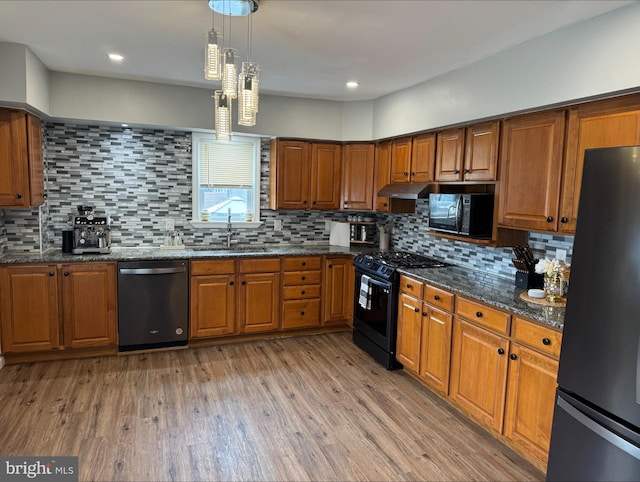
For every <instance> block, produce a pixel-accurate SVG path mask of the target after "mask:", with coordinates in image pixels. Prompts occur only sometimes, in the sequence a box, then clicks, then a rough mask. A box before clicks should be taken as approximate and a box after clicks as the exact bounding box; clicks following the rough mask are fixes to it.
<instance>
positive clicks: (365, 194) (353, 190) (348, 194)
mask: <svg viewBox="0 0 640 482" xmlns="http://www.w3.org/2000/svg"><path fill="white" fill-rule="evenodd" d="M373 161H374V146H373V144H348V145H346V146H345V147H344V175H343V178H342V207H343V209H353V210H356V211H367V210H372V209H373Z"/></svg>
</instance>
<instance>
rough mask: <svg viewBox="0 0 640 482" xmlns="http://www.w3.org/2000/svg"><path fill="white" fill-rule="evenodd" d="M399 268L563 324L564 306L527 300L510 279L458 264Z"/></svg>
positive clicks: (529, 315)
mask: <svg viewBox="0 0 640 482" xmlns="http://www.w3.org/2000/svg"><path fill="white" fill-rule="evenodd" d="M400 272H401V273H404V274H407V275H410V276H414V277H416V278H419V279H421V280H423V281H426V282H428V283H429V284H432V285H434V286H436V287H438V288H443V289H445V290H447V291H450V292H452V293H455V294H457V295H461V296H465V297H466V298H470V299H473V300H476V301H481V302H483V303H485V304H487V305H489V306H495V307H496V308H500V309H503V310H505V311H509V312H511V313H514V314H516V315H522V316H524V317H526V318H529V319H532V320H534V321H538V322H540V323H542V324H544V325H548V326H551V327H553V328H559V329H562V327H563V325H564V312H565V308H557V307H551V306H542V305H536V304H533V303H527V302H526V301H523V300H522V299H521V298H520V293H523V292H524V291H525V290H523V289H520V288H516V286H515V284H514V282H513V281H510V280H507V279H504V278H500V277H498V276H493V275H489V274H486V273H482V272H480V271H474V270H470V269H467V268H462V267H459V266H450V267H448V268H420V269H402V270H400Z"/></svg>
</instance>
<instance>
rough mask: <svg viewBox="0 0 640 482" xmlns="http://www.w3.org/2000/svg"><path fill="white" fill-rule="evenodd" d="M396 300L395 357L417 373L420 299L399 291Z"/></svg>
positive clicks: (420, 314)
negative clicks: (396, 332) (396, 331)
mask: <svg viewBox="0 0 640 482" xmlns="http://www.w3.org/2000/svg"><path fill="white" fill-rule="evenodd" d="M398 300H399V301H398V338H397V340H396V358H397V359H398V361H399V362H400V363H402V366H403V367H404V368H405V369H406V370H411V371H412V372H415V373H417V372H418V369H419V367H420V330H421V327H422V300H420V299H417V298H414V297H413V296H410V295H408V294H407V293H400V296H399V299H398Z"/></svg>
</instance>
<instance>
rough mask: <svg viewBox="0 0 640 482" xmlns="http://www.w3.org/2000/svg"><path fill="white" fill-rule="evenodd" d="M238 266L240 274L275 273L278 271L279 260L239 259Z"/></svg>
mask: <svg viewBox="0 0 640 482" xmlns="http://www.w3.org/2000/svg"><path fill="white" fill-rule="evenodd" d="M238 265H239V268H238V269H239V271H240V272H241V273H277V272H279V271H280V258H252V259H241V260H240V261H239V262H238Z"/></svg>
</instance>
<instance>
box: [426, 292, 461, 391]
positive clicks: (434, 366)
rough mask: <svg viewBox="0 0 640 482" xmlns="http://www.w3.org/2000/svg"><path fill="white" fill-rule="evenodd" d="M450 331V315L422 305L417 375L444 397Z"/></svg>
mask: <svg viewBox="0 0 640 482" xmlns="http://www.w3.org/2000/svg"><path fill="white" fill-rule="evenodd" d="M452 329H453V315H452V314H451V313H447V312H446V311H443V310H440V309H438V308H434V307H432V306H429V305H428V304H427V303H423V305H422V330H421V334H420V338H421V341H420V372H419V374H420V377H422V378H423V379H424V380H425V381H426V382H427V383H428V384H429V385H431V386H432V387H433V388H435V389H436V390H438V391H439V392H442V393H444V394H445V395H446V394H448V393H449V368H450V364H451V331H452Z"/></svg>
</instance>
